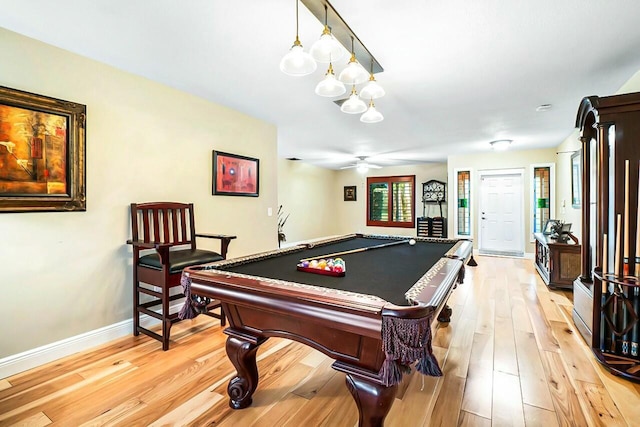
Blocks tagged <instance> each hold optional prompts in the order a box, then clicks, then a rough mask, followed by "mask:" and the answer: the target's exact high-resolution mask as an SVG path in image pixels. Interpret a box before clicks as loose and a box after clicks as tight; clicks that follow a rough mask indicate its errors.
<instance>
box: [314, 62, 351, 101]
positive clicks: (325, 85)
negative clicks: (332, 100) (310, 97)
mask: <svg viewBox="0 0 640 427" xmlns="http://www.w3.org/2000/svg"><path fill="white" fill-rule="evenodd" d="M346 91H347V88H345V87H344V84H343V83H342V82H341V81H340V80H338V79H336V75H335V74H334V73H333V66H332V65H331V63H329V69H328V70H327V74H325V76H324V79H322V80H321V81H320V82H319V83H318V85H317V86H316V95H320V96H328V97H329V96H339V95H342V94H343V93H345V92H346Z"/></svg>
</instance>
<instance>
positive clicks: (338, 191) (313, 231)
mask: <svg viewBox="0 0 640 427" xmlns="http://www.w3.org/2000/svg"><path fill="white" fill-rule="evenodd" d="M337 174H338V172H336V171H334V170H331V169H324V168H319V167H317V166H313V165H310V164H307V163H303V162H300V161H293V160H286V159H280V160H278V202H279V204H281V205H282V211H283V212H284V215H285V216H286V215H289V218H288V219H287V222H286V223H285V225H284V233H285V235H286V237H287V241H286V242H285V243H293V242H300V241H303V240H310V239H315V238H319V237H325V236H330V235H335V234H338V233H339V223H340V221H339V220H338V219H337V218H338V217H337V216H336V205H337V204H338V203H341V201H342V188H341V187H340V188H338V185H337V184H336V176H337Z"/></svg>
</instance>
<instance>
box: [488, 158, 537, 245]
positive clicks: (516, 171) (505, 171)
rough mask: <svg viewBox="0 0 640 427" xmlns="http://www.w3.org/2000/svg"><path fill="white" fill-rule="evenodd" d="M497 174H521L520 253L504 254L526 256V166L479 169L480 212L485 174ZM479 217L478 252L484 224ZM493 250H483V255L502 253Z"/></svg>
mask: <svg viewBox="0 0 640 427" xmlns="http://www.w3.org/2000/svg"><path fill="white" fill-rule="evenodd" d="M496 175H519V176H520V215H521V221H520V230H519V231H518V232H519V233H520V248H519V251H518V255H512V252H509V253H507V252H505V253H504V256H522V257H524V256H525V245H526V241H525V238H526V236H525V232H526V228H527V227H526V225H525V222H526V221H525V210H524V207H525V205H524V199H525V194H524V190H525V183H524V178H525V169H524V168H513V169H485V170H479V171H478V193H477V194H478V212H482V190H483V189H482V179H483V178H484V177H485V176H496ZM480 215H482V214H480ZM476 218H477V222H478V228H477V230H478V252H480V251H482V247H483V246H482V224H481V223H480V221H481V218H480V216H478V217H476ZM491 252H492V251H489V252H481V253H483V255H498V256H500V255H501V254H499V253H495V254H494V253H491Z"/></svg>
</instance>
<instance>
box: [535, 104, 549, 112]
mask: <svg viewBox="0 0 640 427" xmlns="http://www.w3.org/2000/svg"><path fill="white" fill-rule="evenodd" d="M551 108H552V105H551V104H542V105H538V106H537V107H536V111H537V112H542V111H549V110H551Z"/></svg>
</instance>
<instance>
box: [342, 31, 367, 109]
mask: <svg viewBox="0 0 640 427" xmlns="http://www.w3.org/2000/svg"><path fill="white" fill-rule="evenodd" d="M338 78H339V79H340V81H341V82H342V83H344V84H347V85H359V84H360V83H364V82H366V81H367V79H368V78H369V73H367V71H366V70H365V69H364V68H362V65H360V63H359V62H358V60H357V59H356V52H355V50H354V47H353V36H351V59H349V63H348V64H347V67H346V68H345V69H344V70H342V72H341V73H340V76H339V77H338ZM365 106H366V104H365ZM365 108H366V107H365Z"/></svg>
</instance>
